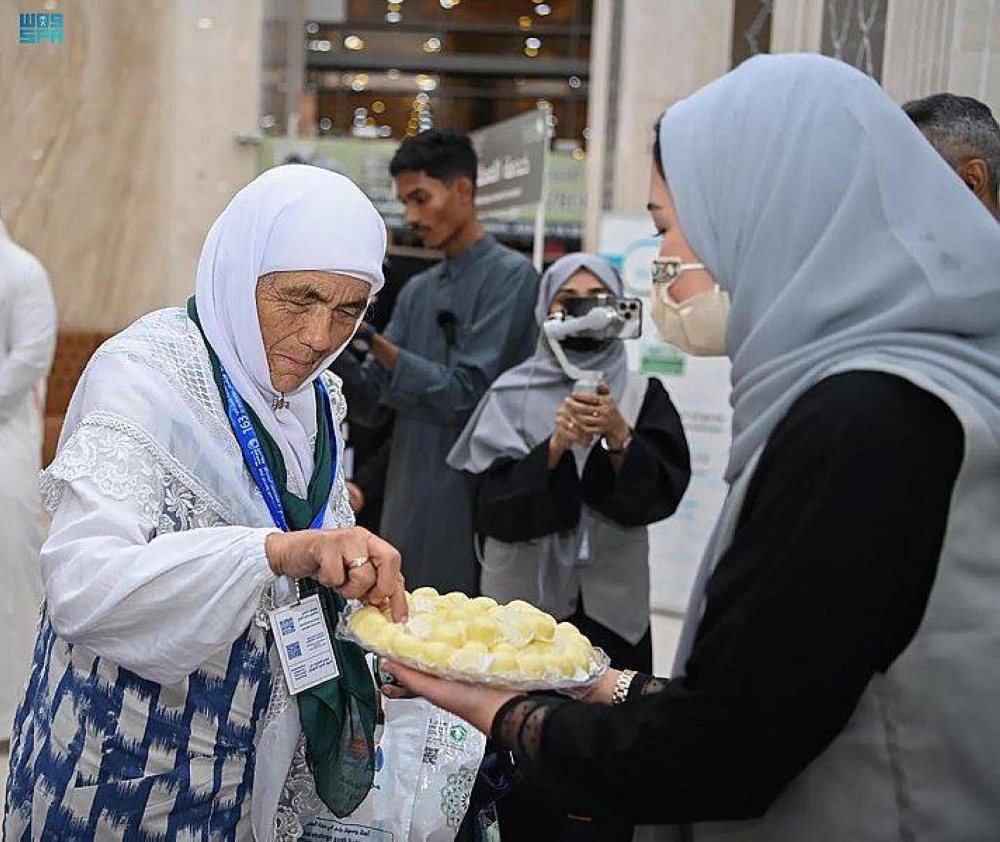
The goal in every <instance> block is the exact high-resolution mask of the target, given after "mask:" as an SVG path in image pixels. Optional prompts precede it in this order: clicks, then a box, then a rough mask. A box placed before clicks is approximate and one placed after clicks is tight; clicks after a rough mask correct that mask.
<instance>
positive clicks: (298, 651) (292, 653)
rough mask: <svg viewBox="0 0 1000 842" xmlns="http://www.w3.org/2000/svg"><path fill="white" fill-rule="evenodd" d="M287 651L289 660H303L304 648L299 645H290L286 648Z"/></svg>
mask: <svg viewBox="0 0 1000 842" xmlns="http://www.w3.org/2000/svg"><path fill="white" fill-rule="evenodd" d="M285 651H286V652H287V653H288V657H289V658H301V657H302V647H301V646H299V644H298V643H289V644H288V645H287V646H286V647H285Z"/></svg>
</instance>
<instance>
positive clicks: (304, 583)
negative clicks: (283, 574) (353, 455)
mask: <svg viewBox="0 0 1000 842" xmlns="http://www.w3.org/2000/svg"><path fill="white" fill-rule="evenodd" d="M187 312H188V316H189V317H190V319H191V321H193V322H194V323H195V324H196V325H197V326H198V330H199V331H201V335H202V339H203V340H204V342H205V347H206V348H207V349H208V356H209V359H210V360H211V363H212V376H213V378H214V379H215V385H216V388H217V389H218V390H219V397H220V398H221V400H222V405H223V407H225V406H226V402H227V398H226V390H225V387H224V385H223V383H222V365H221V363H220V362H219V358H218V356H217V355H216V353H215V351H214V350H213V349H212V346H211V344H209V341H208V339H207V337H205V333H204V331H203V330H202V329H201V321H200V320H199V319H198V309H197V306H196V302H195V298H194V296H192V297H191V298H189V299H188V303H187ZM321 396H322V392H320V391H319V387H317V388H316V449H315V452H314V454H313V455H314V460H313V461H314V463H315V468H314V470H313V476H312V479H311V480H310V481H309V489H308V496H307V498H306V499H305V500H303V499H302V498H301V497H297V496H295V495H294V494H292V492H291V491H289V490H288V487H287V486H288V471H287V469H286V467H285V459H284V457H283V456H282V454H281V448H279V447H278V444H277V442H275V441H274V439H273V438H272V437H271V436H270V434H269V433H268V432H267V429H266V428H265V427H264V425H263V424H262V423H261V421H260V418H258V417H257V414H256V413H255V412H254V411H253V409H252V408H251V407H250V406H249V405H246V411H247V415H248V416H249V417H250V420H251V422H252V423H253V425H254V431H255V432H256V433H257V437H258V439H259V441H260V444H261V448H262V449H263V451H264V456H265V459H266V460H267V466H268V468H269V469H270V470H271V474H272V475H273V476H274V482H275V485H277V487H278V490H279V492H280V494H281V506H282V508H283V509H284V512H285V519H286V520H287V521H288V525H289V527H290V528H291V529H294V530H297V529H308V528H309V526H310V524H312V522H313V520H314V518H315V517H316V515H317V514H318V513H319V512H320V511H322V509H324V508H325V507H326V505H327V499H328V496H329V492H330V488H331V472H332V470H333V458H332V453H333V448H334V447H336V442H334V441H331V436H330V429H329V427H328V425H327V423H326V413H325V411H324V409H323V406H322V404H321V403H320V400H321ZM332 479H335V477H333V478H332ZM299 592H300V594H301V595H302V596H303V597H306V596H310V595H312V594H316V595H317V596H319V599H320V602H321V604H322V606H323V614H324V616H325V617H326V624H327V628H328V629H329V631H330V639H331V640H332V641H333V649H334V654H335V655H336V657H337V665H338V666H339V667H340V676H339V677H337V678H333V679H330V680H329V681H325V682H324V683H322V684H319V685H317V686H316V687H313V688H311V689H309V690H304V691H302V692H301V693H299V694H298V696H297V697H296V698H297V700H298V705H299V721H300V722H301V724H302V731H303V732H304V733H305V735H306V759H307V761H308V763H309V768H310V770H311V771H312V773H313V777H314V778H315V781H316V793H317V794H318V795H319V797H320V800H322V802H323V803H324V804H325V805H326V806H327V807H328V808H329V809H330V812H332V813H333V814H334V815H335V816H337V817H342V816H346V815H348V814H349V813H351V812H353V811H354V810H355V809H356V808H357V806H358V805H359V804H360V803H361V802H362V801H363V800H364V799H365V796H366V795H367V794H368V791H369V790H370V789H371V786H372V780H373V778H374V775H375V715H376V708H377V705H376V699H375V684H374V682H373V680H372V676H371V672H370V671H369V669H368V664H367V662H366V661H365V654H364V651H363V650H362V649H361V648H360V647H358V646H356V645H355V644H353V643H349V642H347V641H344V640H338V639H337V638H336V636H335V635H334V627H335V625H336V619H337V617H338V615H339V614H340V611H341V609H342V608H343V607H344V604H345V603H344V598H343V597H342V596H341V595H340V594H338V593H337V592H336V591H335V590H333V589H332V588H326V587H324V586H322V585H320V584H319V582H317V581H316V580H315V579H301V580H300V581H299Z"/></svg>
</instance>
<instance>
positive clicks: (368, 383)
mask: <svg viewBox="0 0 1000 842" xmlns="http://www.w3.org/2000/svg"><path fill="white" fill-rule="evenodd" d="M390 170H391V172H392V175H393V178H394V179H395V184H396V192H397V194H398V195H399V197H400V200H401V201H402V202H403V204H404V206H405V208H406V221H407V224H408V225H410V226H412V227H413V228H414V230H415V231H416V232H417V234H418V235H419V236H420V237H421V239H422V240H423V242H424V245H426V246H427V247H429V248H434V249H440V250H441V251H443V252H444V254H445V259H444V260H443V261H442V262H441V263H439V264H437V265H435V266H433V267H431V268H430V269H427V270H425V271H424V272H421V273H420V274H419V275H416V276H414V277H413V278H412V279H411V280H410V281H409V282H408V283H407V284H406V286H405V287H403V290H402V292H401V293H400V294H399V298H398V299H397V301H396V306H395V309H394V311H393V315H392V319H391V320H390V322H389V324H388V326H387V327H386V329H385V333H384V334H375V333H373V332H371V331H370V330H369V332H368V334H369V335H368V338H369V340H370V342H371V354H370V357H369V359H368V360H367V361H366V362H365V363H364V364H360V363H358V362H357V361H356V360H355V359H353V358H352V357H351V356H350V355H349V354H344V355H342V356H341V358H340V359H339V360H338V361H337V363H336V364H335V365H334V371H335V372H336V373H337V374H339V375H340V376H341V377H342V378H343V380H344V388H345V393H346V396H347V402H348V418H349V420H351V421H352V422H354V423H360V424H367V425H374V424H377V423H379V422H380V421H382V420H383V419H384V418H385V416H386V414H387V413H388V411H389V410H395V413H396V421H395V428H394V432H393V440H392V451H391V455H390V457H389V473H388V477H387V479H386V496H385V505H384V509H383V513H382V526H381V530H380V531H381V534H382V536H383V537H384V538H385V539H386V540H388V541H389V542H390V543H392V544H393V545H395V546H396V547H397V548H398V549H399V551H400V552H401V553H402V555H403V572H404V573H405V575H406V584H407V588H408V589H411V590H412V589H413V588H415V587H421V586H425V585H429V586H431V587H435V588H437V589H438V590H439V591H442V592H446V591H452V590H459V591H463V592H465V593H468V594H475V593H477V592H478V590H479V570H478V562H477V561H476V555H475V548H474V545H473V541H474V538H473V528H472V501H471V494H470V488H469V485H468V481H467V480H466V479H465V478H464V477H463V476H462V475H461V474H460V473H459V472H457V471H455V470H453V469H451V468H449V467H448V465H447V464H446V462H445V458H446V457H447V455H448V452H449V451H450V450H451V447H452V445H453V444H454V443H455V440H456V439H457V438H458V435H459V433H460V432H461V431H462V428H463V426H464V425H465V422H466V420H467V419H468V417H469V415H470V414H471V413H472V411H473V410H474V409H475V408H476V405H477V404H478V403H479V400H480V399H481V398H482V396H483V395H484V394H485V393H486V390H487V389H488V388H489V386H490V384H491V383H492V382H493V381H494V380H495V379H496V378H497V377H498V376H499V375H500V374H502V373H503V372H504V371H506V370H507V369H508V368H510V367H511V366H514V365H516V364H517V363H519V362H521V361H522V360H524V359H526V358H527V357H528V356H530V354H531V352H532V350H533V348H534V343H535V322H534V307H535V299H536V297H537V293H538V274H537V273H536V272H535V270H534V269H533V268H532V266H531V263H530V262H529V261H528V260H527V259H526V258H524V257H523V256H521V255H520V254H518V253H517V252H515V251H512V250H511V249H508V248H506V247H505V246H502V245H500V244H499V243H497V241H496V240H495V239H493V237H491V236H490V235H489V234H486V233H485V231H484V229H483V226H482V224H481V223H480V222H479V220H478V218H477V216H476V209H475V202H474V200H475V181H476V155H475V152H474V151H473V149H472V145H471V144H470V142H469V140H468V138H467V137H466V136H465V135H463V134H461V133H458V132H454V131H450V130H447V129H445V130H440V131H439V130H434V129H432V130H430V131H426V132H423V133H421V134H419V135H417V136H416V137H414V138H411V139H409V140H406V141H404V142H403V144H402V145H401V146H400V147H399V149H398V150H397V152H396V155H395V156H394V158H393V160H392V164H391V166H390ZM361 333H362V334H364V333H365V331H364V330H362V332H361Z"/></svg>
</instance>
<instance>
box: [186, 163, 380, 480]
mask: <svg viewBox="0 0 1000 842" xmlns="http://www.w3.org/2000/svg"><path fill="white" fill-rule="evenodd" d="M385 246H386V233H385V225H384V224H383V222H382V219H381V217H380V216H379V214H378V211H376V210H375V207H374V205H372V203H371V202H370V201H369V200H368V198H367V197H366V196H365V195H364V193H362V192H361V190H360V189H359V188H358V187H357V186H356V185H355V184H354V183H353V182H351V181H350V180H349V179H347V178H345V177H344V176H342V175H337V174H335V173H332V172H329V171H328V170H324V169H320V168H319V167H310V166H303V165H297V164H290V165H286V166H281V167H275V168H273V169H270V170H268V171H267V172H265V173H263V174H262V175H260V176H258V177H257V178H256V179H254V181H252V182H250V184H248V185H247V186H246V187H244V188H243V189H242V190H240V192H239V193H237V194H236V195H235V196H234V197H233V200H232V201H231V202H230V203H229V205H228V207H227V208H226V209H225V210H224V211H223V212H222V214H221V215H220V216H219V218H218V219H217V220H216V221H215V224H214V225H212V228H211V230H210V231H209V232H208V237H207V238H206V240H205V246H204V248H203V249H202V252H201V260H200V261H199V262H198V278H197V281H196V284H195V293H196V296H197V302H198V317H199V319H200V320H201V324H202V329H203V330H204V331H205V336H206V337H207V338H208V341H209V343H210V344H211V346H212V348H213V349H214V350H215V353H216V354H218V356H219V360H220V362H221V363H222V366H223V368H225V370H226V373H227V374H228V375H229V377H230V379H231V380H232V382H233V385H234V386H235V388H236V390H237V391H238V392H239V393H240V396H241V397H242V398H243V400H244V401H246V403H247V404H248V405H249V406H250V407H252V408H253V410H254V412H256V413H257V416H258V417H259V418H260V419H261V422H262V423H263V424H264V426H265V427H266V428H267V431H268V433H270V434H271V437H272V438H273V439H274V440H275V441H276V442H277V444H278V446H279V447H280V448H281V453H282V455H283V456H284V459H285V465H286V467H287V469H288V472H289V477H291V476H297V478H298V480H299V482H300V484H301V486H302V489H303V490H304V489H305V488H306V487H307V486H308V483H309V479H310V477H311V476H312V471H313V453H312V447H313V445H312V442H311V438H312V436H314V435H315V433H316V401H315V396H314V390H313V389H312V383H313V381H314V380H315V379H316V378H317V377H319V375H320V374H321V373H322V372H323V371H324V370H326V368H327V367H328V366H329V365H330V363H331V362H332V361H333V360H334V358H335V357H336V356H337V355H338V354H339V353H340V352H341V350H343V346H341V347H340V348H338V349H337V350H336V351H335V352H334V353H333V354H331V355H330V356H329V357H328V358H327V359H325V360H323V361H322V362H321V363H320V364H319V365H318V366H317V368H316V370H315V371H314V372H313V373H312V374H311V375H310V376H309V377H308V378H307V379H306V380H305V382H304V383H303V384H302V386H300V387H299V389H297V390H296V391H295V392H293V393H290V394H286V395H285V400H287V401H288V402H289V404H290V406H289V407H288V408H286V409H279V410H277V411H275V410H274V409H272V401H273V400H274V398H275V397H276V396H277V393H276V392H275V390H274V388H273V387H272V385H271V375H270V371H269V369H268V365H267V357H266V355H265V352H264V341H263V339H262V337H261V332H260V322H259V320H258V318H257V304H256V289H257V279H258V278H260V277H261V276H262V275H266V274H268V273H269V272H283V271H304V270H320V271H326V272H338V273H340V274H344V275H351V276H353V277H357V278H360V279H362V280H365V281H367V282H368V283H369V284H371V288H372V289H371V294H374V293H375V292H377V291H378V290H379V289H380V288H381V287H382V283H383V276H382V261H383V258H384V257H385Z"/></svg>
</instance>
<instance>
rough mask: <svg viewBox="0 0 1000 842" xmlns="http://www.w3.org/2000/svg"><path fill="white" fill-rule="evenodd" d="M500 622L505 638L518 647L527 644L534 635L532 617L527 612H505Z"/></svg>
mask: <svg viewBox="0 0 1000 842" xmlns="http://www.w3.org/2000/svg"><path fill="white" fill-rule="evenodd" d="M498 624H499V626H500V633H501V634H502V635H503V639H504V640H505V641H506V642H507V643H509V644H510V645H511V646H514V647H516V648H518V649H520V648H521V647H522V646H527V645H528V644H529V643H531V639H532V638H533V637H534V630H533V628H532V618H531V616H529V615H527V614H522V613H517V612H511V613H507V614H503V615H502V616H500V617H499V618H498Z"/></svg>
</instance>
